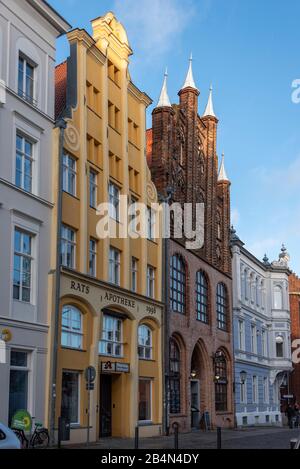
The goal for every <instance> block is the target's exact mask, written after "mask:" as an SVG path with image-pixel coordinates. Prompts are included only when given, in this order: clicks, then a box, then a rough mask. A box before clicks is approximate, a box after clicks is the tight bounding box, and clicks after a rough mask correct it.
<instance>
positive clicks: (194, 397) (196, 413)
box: [191, 380, 201, 428]
mask: <svg viewBox="0 0 300 469" xmlns="http://www.w3.org/2000/svg"><path fill="white" fill-rule="evenodd" d="M191 414H192V415H191V417H192V428H199V425H200V417H201V412H200V381H199V380H193V381H191Z"/></svg>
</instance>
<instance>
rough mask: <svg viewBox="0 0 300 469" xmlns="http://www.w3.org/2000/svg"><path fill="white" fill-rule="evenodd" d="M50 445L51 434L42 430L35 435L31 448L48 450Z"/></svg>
mask: <svg viewBox="0 0 300 469" xmlns="http://www.w3.org/2000/svg"><path fill="white" fill-rule="evenodd" d="M49 443H50V438H49V433H48V431H47V430H41V431H39V432H37V433H35V435H33V438H32V441H31V446H32V448H38V447H40V448H47V447H48V446H49Z"/></svg>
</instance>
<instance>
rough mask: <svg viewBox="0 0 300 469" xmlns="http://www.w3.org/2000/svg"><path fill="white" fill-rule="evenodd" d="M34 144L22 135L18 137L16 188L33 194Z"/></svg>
mask: <svg viewBox="0 0 300 469" xmlns="http://www.w3.org/2000/svg"><path fill="white" fill-rule="evenodd" d="M33 148H34V144H33V142H32V141H31V140H30V139H29V138H28V137H24V136H22V135H21V134H18V133H17V137H16V186H17V187H20V188H21V189H23V190H25V191H27V192H32V177H33Z"/></svg>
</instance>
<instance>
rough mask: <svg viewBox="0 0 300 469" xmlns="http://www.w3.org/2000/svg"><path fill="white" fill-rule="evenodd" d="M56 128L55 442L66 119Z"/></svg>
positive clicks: (53, 390) (53, 363)
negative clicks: (58, 132)
mask: <svg viewBox="0 0 300 469" xmlns="http://www.w3.org/2000/svg"><path fill="white" fill-rule="evenodd" d="M56 128H59V130H60V135H59V149H58V175H57V176H58V197H57V239H56V276H55V313H54V314H55V317H54V334H53V352H52V353H53V355H52V381H51V416H50V434H51V443H52V445H54V444H55V417H56V384H57V383H56V381H57V358H58V357H57V355H58V341H59V316H60V314H59V313H60V311H59V307H60V267H61V264H60V238H61V224H62V194H63V151H64V135H65V129H66V128H67V123H66V121H65V120H64V119H62V118H61V119H59V120H58V121H57V122H56Z"/></svg>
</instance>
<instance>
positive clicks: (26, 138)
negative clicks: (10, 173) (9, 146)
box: [15, 129, 36, 194]
mask: <svg viewBox="0 0 300 469" xmlns="http://www.w3.org/2000/svg"><path fill="white" fill-rule="evenodd" d="M18 138H20V139H21V140H22V150H19V149H18V146H17V140H18ZM26 143H29V144H30V145H31V155H28V154H26V150H25V148H26ZM35 145H36V142H35V141H34V140H33V139H32V137H30V136H28V135H26V134H24V132H22V131H20V130H19V129H17V131H16V162H15V185H16V186H17V187H19V188H20V189H22V190H24V191H26V192H28V193H29V194H33V192H34V182H35V181H34V173H35V168H34V165H35ZM17 154H19V155H20V159H21V184H20V185H17ZM26 161H29V162H30V173H31V174H30V175H29V177H30V178H31V185H30V190H28V189H26V188H25V176H28V175H27V174H26V173H25V163H26Z"/></svg>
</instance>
